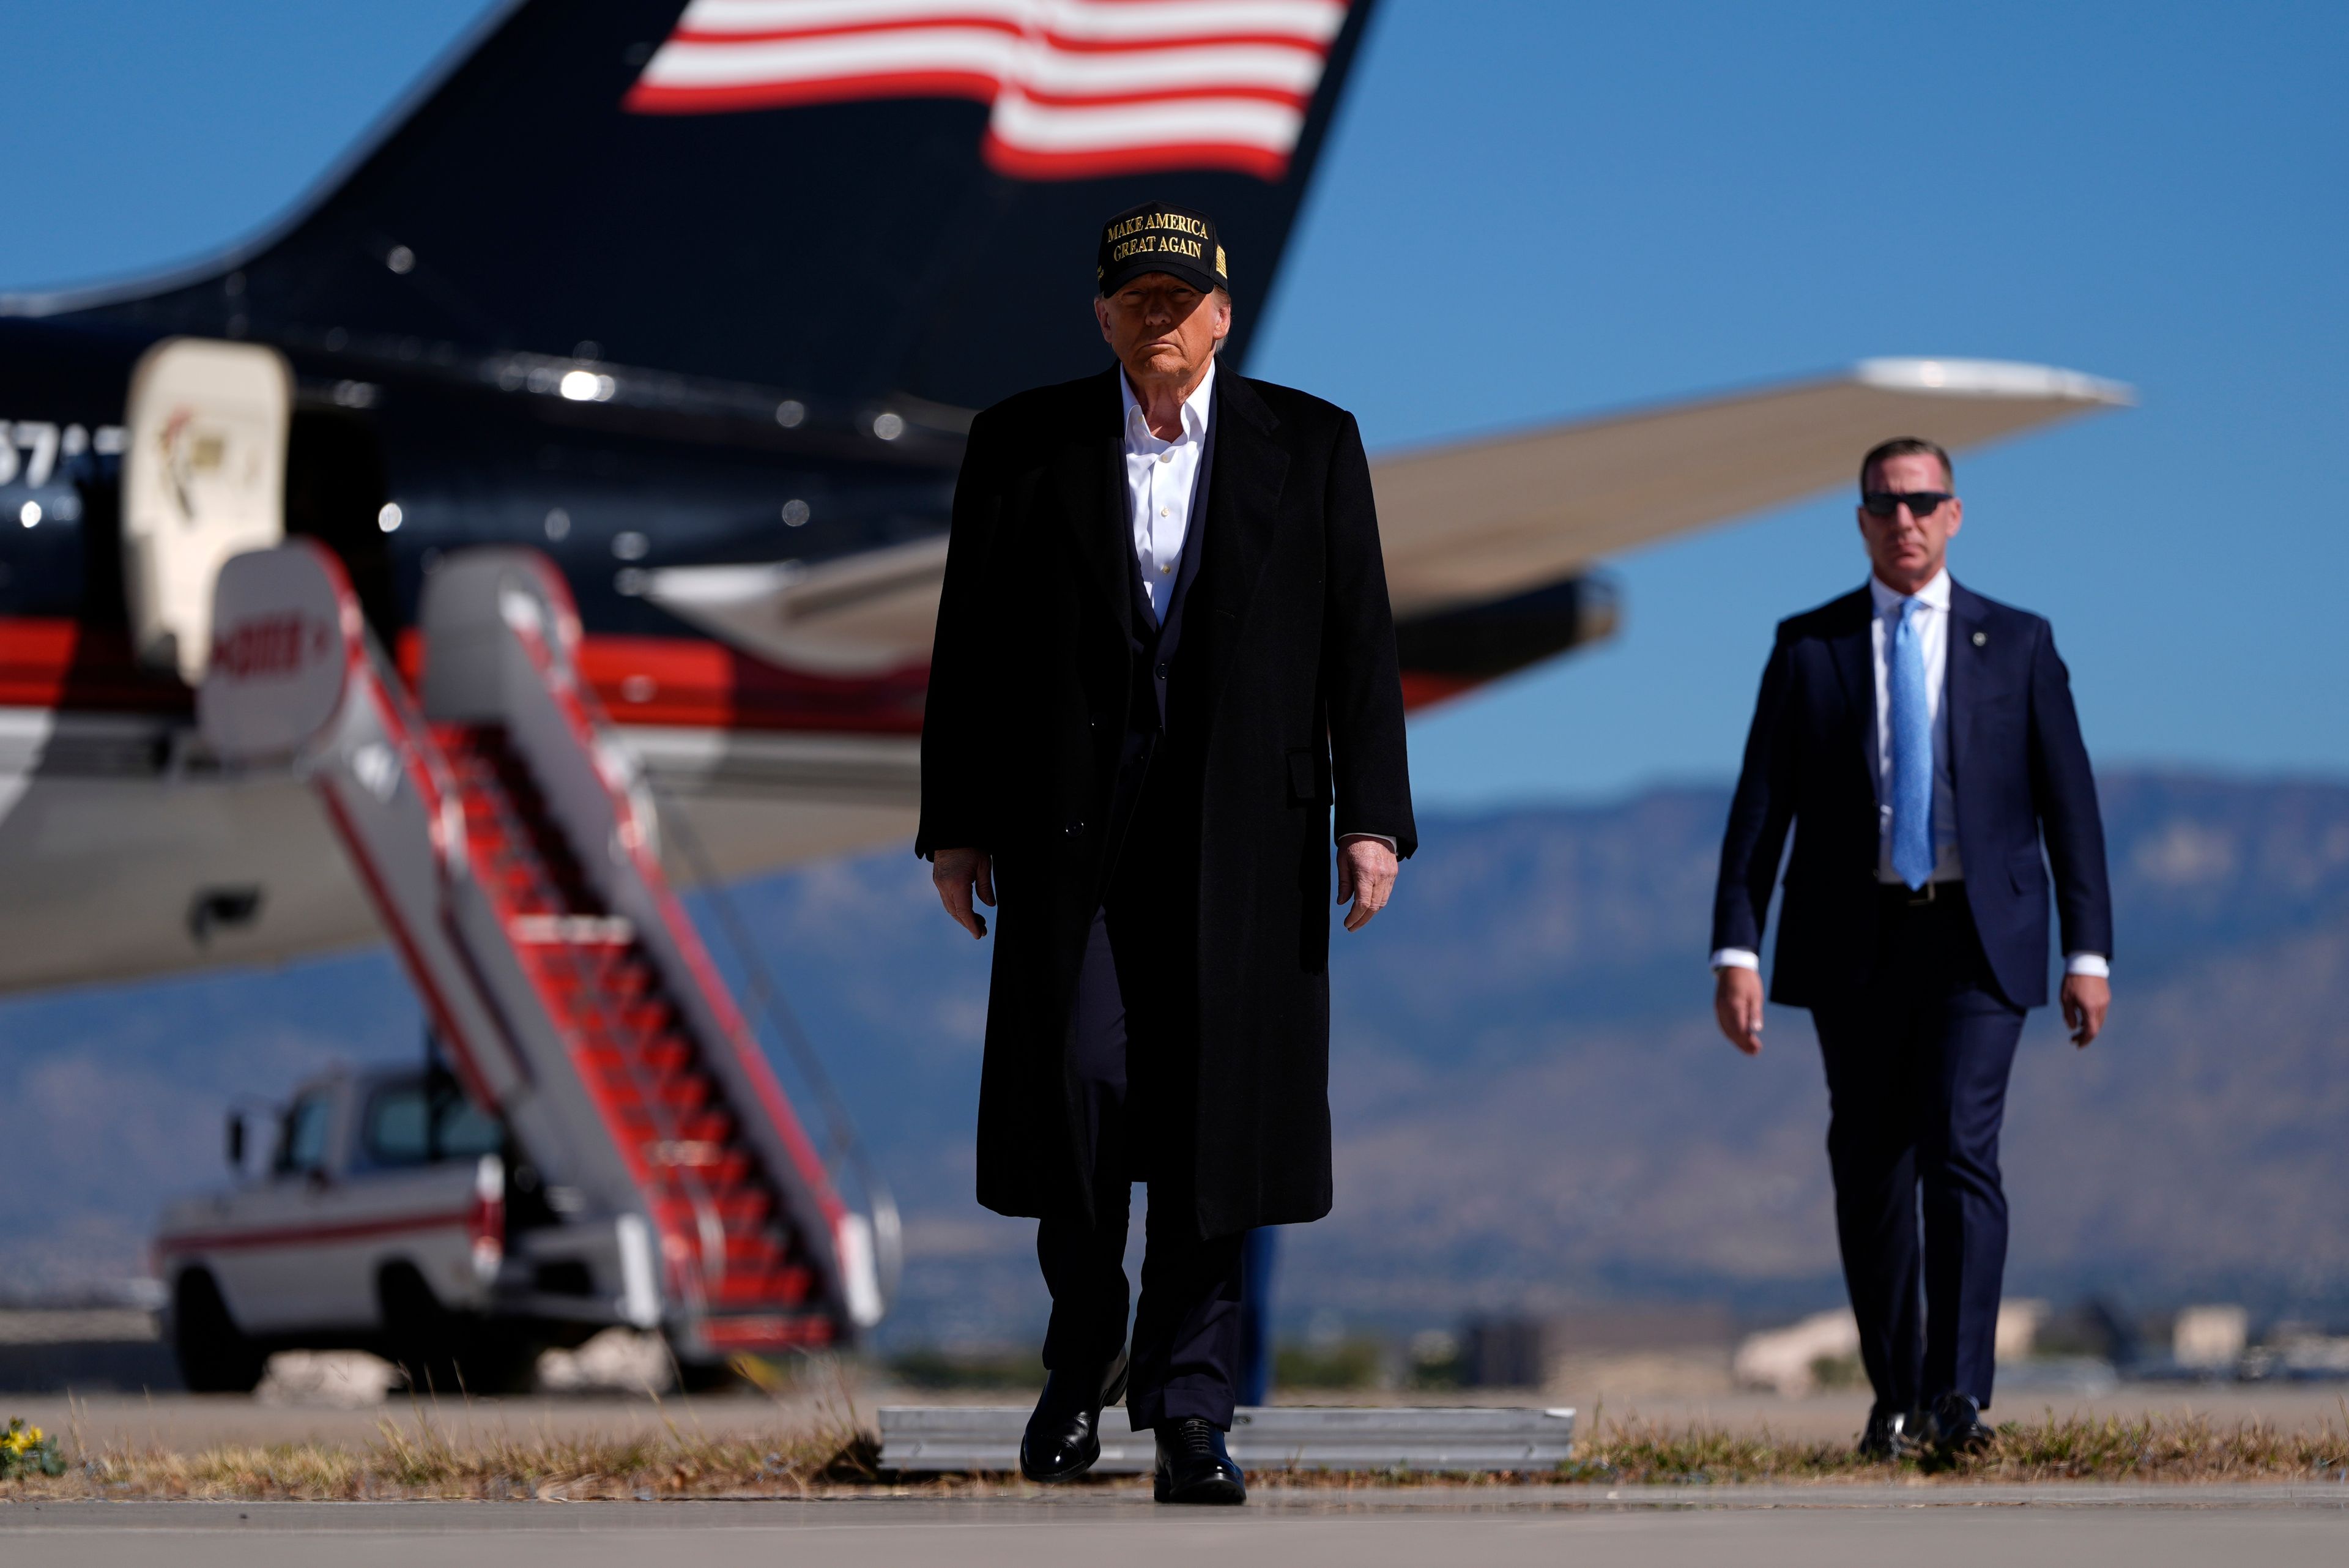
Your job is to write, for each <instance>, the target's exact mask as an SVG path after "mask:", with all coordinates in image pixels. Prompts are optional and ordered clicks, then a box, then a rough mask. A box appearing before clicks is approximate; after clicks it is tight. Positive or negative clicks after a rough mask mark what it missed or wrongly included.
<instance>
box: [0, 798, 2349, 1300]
mask: <svg viewBox="0 0 2349 1568" xmlns="http://www.w3.org/2000/svg"><path fill="white" fill-rule="evenodd" d="M2103 798H2104V805H2105V810H2106V827H2107V835H2108V838H2109V850H2110V859H2111V865H2112V870H2113V883H2114V892H2115V898H2116V921H2117V933H2116V948H2117V949H2118V950H2117V952H2116V954H2115V955H2114V960H2115V963H2114V984H2115V992H2116V1004H2115V1008H2114V1012H2113V1016H2112V1021H2111V1023H2110V1026H2109V1028H2108V1031H2107V1033H2106V1036H2105V1038H2103V1039H2102V1040H2099V1041H2098V1042H2097V1043H2096V1044H2095V1046H2093V1047H2092V1048H2090V1049H2089V1050H2087V1051H2085V1052H2080V1051H2075V1049H2073V1047H2072V1046H2071V1045H2070V1044H2069V1043H2068V1042H2067V1041H2066V1040H2065V1039H2064V1035H2063V1031H2062V1028H2061V1026H2060V1023H2059V1022H2058V1021H2057V1020H2056V1019H2055V1018H2054V1016H2053V1014H2052V1013H2051V1012H2035V1013H2033V1017H2032V1023H2031V1025H2030V1027H2029V1029H2028V1030H2027V1031H2026V1033H2025V1035H2024V1041H2023V1049H2022V1052H2021V1054H2020V1056H2019V1058H2018V1061H2017V1064H2016V1068H2015V1075H2014V1083H2013V1092H2012V1094H2011V1096H2010V1097H2009V1102H2008V1118H2007V1137H2006V1140H2005V1168H2006V1172H2007V1179H2008V1188H2009V1191H2010V1194H2011V1195H2012V1199H2013V1210H2014V1232H2013V1251H2012V1255H2011V1259H2010V1265H2009V1274H2008V1278H2009V1285H2010V1289H2011V1290H2013V1291H2015V1292H2018V1293H2029V1294H2033V1295H2042V1296H2054V1297H2057V1298H2059V1299H2061V1298H2069V1297H2076V1296H2082V1295H2089V1294H2095V1295H2098V1296H2102V1297H2105V1298H2106V1299H2109V1300H2114V1301H2117V1302H2120V1303H2124V1304H2127V1305H2131V1306H2135V1307H2138V1308H2142V1309H2148V1310H2149V1309H2154V1308H2158V1307H2160V1306H2163V1305H2166V1304H2176V1303H2180V1302H2184V1301H2189V1300H2206V1299H2208V1300H2230V1301H2243V1302H2247V1303H2251V1304H2252V1305H2253V1306H2254V1307H2255V1309H2256V1310H2259V1311H2261V1312H2266V1313H2284V1312H2291V1313H2294V1314H2313V1315H2324V1314H2339V1313H2340V1312H2341V1311H2342V1310H2343V1309H2344V1308H2349V1216H2344V1204H2343V1200H2342V1193H2343V1190H2344V1179H2349V1138H2344V1137H2343V1134H2344V1130H2349V784H2344V783H2339V782H2327V781H2322V780H2282V781H2279V780H2243V779H2227V778H2220V777H2212V776H2207V775H2197V774H2181V773H2174V772H2161V771H2145V770H2139V771H2129V772H2116V773H2114V774H2111V775H2110V776H2108V777H2107V778H2106V780H2105V781H2104V784H2103ZM1726 809H1727V796H1726V792H1725V790H1723V789H1721V788H1718V787H1680V788H1662V789H1656V790H1651V791H1649V792H1646V793H1643V794H1639V795H1636V796H1634V797H1632V798H1630V799H1625V800H1621V801H1617V802H1612V803H1607V804H1602V805H1544V806H1529V807H1526V808H1524V809H1519V810H1510V811H1496V812H1484V813H1477V814H1473V815H1431V816H1428V817H1426V818H1425V819H1423V823H1422V832H1423V842H1422V846H1421V849H1420V852H1419V854H1418V856H1417V857H1415V858H1414V859H1413V860H1412V861H1411V862H1410V863H1409V864H1408V865H1407V866H1406V867H1404V871H1403V876H1402V882H1401V884H1400V886H1399V888H1398V892H1397V895H1396V898H1395V901H1394V903H1393V905H1392V907H1391V908H1390V909H1388V910H1387V911H1386V912H1385V913H1384V914H1382V915H1381V917H1380V918H1379V919H1378V920H1377V921H1376V922H1375V923H1374V924H1373V925H1372V926H1371V927H1370V928H1369V929H1367V930H1366V931H1364V932H1361V933H1360V934H1358V935H1355V936H1351V937H1349V936H1345V935H1342V934H1340V935H1338V936H1337V937H1335V938H1334V939H1333V942H1332V953H1333V956H1332V961H1331V971H1330V984H1331V992H1332V1002H1333V1007H1332V1013H1333V1019H1334V1023H1333V1034H1332V1042H1331V1079H1332V1105H1333V1111H1334V1114H1335V1116H1336V1127H1337V1140H1338V1141H1337V1160H1338V1172H1337V1190H1338V1204H1337V1209H1336V1210H1335V1212H1333V1213H1332V1214H1331V1216H1330V1218H1329V1219H1328V1220H1323V1221H1322V1222H1320V1223H1319V1224H1317V1225H1313V1226H1309V1227H1300V1228H1297V1229H1296V1230H1294V1231H1290V1232H1288V1233H1286V1235H1285V1239H1284V1250H1283V1253H1282V1264H1281V1268H1282V1276H1281V1294H1280V1301H1281V1314H1282V1318H1283V1321H1284V1323H1288V1324H1295V1323H1300V1322H1303V1321H1306V1320H1308V1319H1319V1320H1322V1321H1325V1322H1327V1321H1336V1322H1340V1323H1343V1324H1358V1325H1361V1326H1374V1327H1378V1328H1380V1329H1382V1330H1387V1331H1403V1330H1410V1329H1414V1328H1419V1327H1428V1326H1449V1325H1450V1324H1452V1323H1454V1321H1455V1320H1456V1319H1458V1318H1459V1317H1460V1316H1462V1315H1463V1314H1471V1313H1489V1312H1517V1311H1546V1310H1555V1309H1562V1308H1568V1307H1574V1306H1580V1305H1594V1304H1600V1303H1618V1302H1627V1301H1652V1300H1675V1301H1706V1302H1715V1303H1727V1304H1729V1305H1730V1306H1732V1307H1733V1309H1734V1310H1735V1311H1736V1312H1738V1313H1739V1314H1741V1315H1743V1316H1745V1317H1749V1318H1754V1319H1765V1318H1771V1317H1777V1316H1785V1315H1791V1314H1795V1313H1798V1312H1801V1311H1805V1310H1809V1309H1811V1308H1814V1307H1817V1306H1823V1305H1831V1304H1833V1303H1835V1302H1836V1300H1837V1298H1838V1296H1839V1293H1840V1290H1839V1285H1838V1283H1837V1275H1836V1259H1835V1248H1834V1239H1833V1229H1832V1222H1831V1209H1830V1194H1829V1189H1828V1184H1827V1175H1826V1156H1825V1153H1824V1149H1823V1147H1822V1145H1823V1139H1824V1137H1825V1130H1826V1094H1825V1089H1824V1085H1823V1083H1822V1080H1821V1076H1820V1072H1819V1067H1818V1063H1817V1055H1816V1046H1815V1045H1814V1044H1813V1041H1812V1037H1811V1034H1810V1029H1809V1023H1808V1020H1807V1018H1806V1017H1805V1016H1804V1015H1803V1014H1802V1013H1800V1012H1785V1011H1781V1010H1773V1012H1772V1013H1771V1016H1770V1019H1769V1024H1768V1029H1767V1033H1766V1041H1767V1045H1766V1049H1765V1050H1764V1054H1762V1055H1761V1056H1760V1057H1759V1058H1756V1059H1754V1060H1747V1059H1745V1058H1743V1057H1740V1056H1739V1055H1737V1054H1735V1053H1734V1052H1733V1051H1732V1050H1731V1049H1730V1048H1729V1047H1728V1045H1726V1044H1724V1043H1723V1041H1722V1040H1721V1039H1720V1037H1719V1036H1718V1035H1717V1034H1716V1033H1714V1031H1713V1023H1712V1017H1711V1009H1710V979H1709V976H1708V975H1707V973H1706V971H1705V968H1704V951H1705V938H1706V924H1707V919H1708V913H1709V909H1710V903H1711V891H1712V884H1713V862H1714V857H1715V854H1716V851H1717V846H1718V836H1719V833H1720V830H1721V825H1722V822H1723V818H1724V815H1725V814H1726ZM725 896H726V897H728V898H730V900H731V901H732V903H733V905H734V908H735V911H736V912H737V913H738V914H739V915H740V917H741V919H743V921H745V922H746V923H747V924H748V926H749V927H750V929H751V930H752V931H754V932H755V933H756V940H757V941H758V943H759V946H760V948H761V958H762V960H763V962H764V963H765V964H766V965H767V966H768V968H769V969H770V970H771V972H772V973H773V975H774V977H775V978H776V980H777V981H778V983H779V984H780V986H781V989H782V990H783V991H784V992H786V993H787V994H788V995H789V996H790V998H791V1000H792V1004H793V1006H794V1008H795V1010H796V1012H798V1014H799V1016H800V1017H801V1019H802V1021H803V1023H805V1025H806V1029H807V1033H809V1035H810V1036H811V1037H812V1040H813V1041H814V1042H815V1044H816V1046H817V1048H818V1049H819V1051H820V1052H821V1053H822V1054H823V1057H824V1059H825V1061H826V1063H827V1064H828V1066H829V1068H830V1071H831V1073H832V1075H833V1077H834V1078H835V1079H836V1080H837V1082H838V1083H839V1085H840V1087H841V1090H842V1092H843V1096H845V1098H846V1100H847V1102H848V1104H849V1106H850V1108H851V1110H852V1112H853V1113H854V1116H855V1118H856V1120H857V1121H858V1123H859V1124H860V1125H861V1126H862V1127H864V1129H865V1131H866V1134H867V1137H868V1141H869V1143H870V1145H871V1147H872V1148H873V1150H874V1155H875V1157H876V1158H877V1160H878V1162H879V1164H880V1166H881V1168H883V1169H884V1170H885V1173H886V1174H887V1176H888V1178H889V1179H890V1181H891V1183H892V1184H893V1186H894V1187H895V1189H896V1191H897V1194H898V1196H899V1199H900V1200H901V1202H902V1204H903V1206H904V1209H905V1216H906V1221H907V1239H908V1257H909V1262H908V1267H907V1272H906V1278H905V1290H904V1293H903V1296H902V1299H901V1302H900V1304H899V1308H898V1310H897V1312H896V1314H895V1316H894V1318H893V1320H892V1323H891V1324H890V1325H889V1327H888V1329H887V1331H886V1333H887V1337H888V1339H889V1340H891V1341H895V1342H897V1343H900V1344H911V1343H916V1342H919V1343H949V1344H952V1343H966V1344H975V1343H993V1342H1002V1341H1005V1340H1008V1339H1013V1338H1018V1337H1019V1336H1023V1335H1025V1334H1028V1333H1030V1332H1031V1331H1032V1330H1033V1328H1034V1327H1035V1325H1036V1324H1038V1323H1039V1322H1040V1318H1041V1314H1042V1310H1043V1300H1042V1295H1041V1290H1040V1286H1039V1285H1038V1283H1037V1282H1036V1278H1035V1271H1034V1264H1033V1262H1032V1253H1031V1251H1030V1248H1031V1246H1032V1226H1031V1225H1030V1224H1029V1223H1026V1222H1022V1221H1015V1220H1003V1219H1000V1218H998V1217H995V1216H992V1215H988V1214H986V1213H984V1212H983V1211H981V1210H978V1208H977V1207H976V1205H975V1204H974V1203H973V1202H972V1201H971V1199H970V1191H971V1173H972V1119H973V1107H974V1105H975V1102H976V1096H977V1086H978V1062H979V1049H980V1044H979V1043H980V1035H981V1032H982V1028H983V1024H984V1019H985V1009H986V987H987V962H988V954H989V951H990V945H989V944H982V943H977V942H973V941H972V940H970V939H969V938H968V937H967V936H966V935H964V934H963V933H962V932H961V931H960V930H959V929H957V928H955V927H954V926H952V925H951V924H950V923H949V922H948V921H947V919H945V917H944V916H943V915H942V914H941V913H940V912H939V911H938V909H937V907H936V897H935V895H934V894H933V893H932V891H931V889H930V887H929V883H928V878H927V877H926V870H925V867H922V866H921V865H920V863H919V862H917V861H916V860H915V859H914V858H913V857H912V856H911V855H909V854H906V853H905V852H903V851H902V850H900V851H896V852H893V853H888V854H882V855H873V856H866V857H859V858H855V859H850V860H843V861H839V862H834V863H831V864H826V865H822V866H816V867H808V868H804V869H802V870H799V871H796V872H792V873H791V874H788V875H782V876H777V877H768V878H763V879H761V880H758V881H754V882H751V883H748V884H745V885H743V886H740V887H738V888H733V889H731V890H730V891H729V892H728V893H727V894H726V895H725ZM419 1030H420V1021H419V1015H418V1012H417V1009H416V1006H415V1003H414V1002H413V1001H412V1000H411V999H410V998H409V995H408V993H407V990H406V987H405V985H404V983H403V982H402V981H401V980H400V979H399V977H398V973H397V971H395V970H394V969H393V967H392V965H391V962H390V961H389V959H388V956H387V955H386V954H385V953H383V952H381V951H371V952H366V953H359V954H353V955H347V956H343V957H338V958H333V959H327V960H323V961H315V962H309V963H305V964H301V965H298V966H294V967H290V968H288V969H285V970H283V971H275V972H272V973H266V974H253V973H245V974H222V975H212V976H205V977H202V978H197V979H192V980H179V981H166V982H157V983H153V984H147V985H140V986H132V987H119V988H111V989H108V990H103V991H89V992H73V993H64V994H57V995H48V996H38V997H29V998H20V999H16V1000H13V1001H10V1002H6V1003H5V1004H0V1155H5V1161H6V1167H7V1168H8V1170H9V1172H10V1180H9V1184H8V1185H9V1189H10V1191H11V1199H10V1201H8V1202H7V1203H5V1204H0V1292H7V1293H37V1292H44V1291H55V1290H57V1289H61V1288H66V1287H70V1286H74V1285H78V1284H83V1283H87V1282H93V1281H97V1280H101V1279H108V1278H119V1277H121V1276H123V1275H126V1274H130V1273H135V1272H139V1271H140V1268H141V1267H142V1266H143V1258H144V1249H145V1234H146V1228H147V1225H148V1223H149V1221H150V1219H151V1217H152V1215H153V1212H154V1210H156V1208H157V1207H158V1206H159V1205H160V1203H161V1202H162V1201H163V1200H164V1199H166V1198H167V1197H168V1196H170V1195H171V1194H173V1193H176V1192H180V1191H183V1190H186V1189H191V1188H194V1187H200V1186H202V1185H205V1184H208V1183H211V1182H212V1181H215V1180H217V1179H219V1178H220V1172H221V1165H220V1160H221V1155H220V1149H221V1125H222V1113H223V1112H224V1111H225V1109H226V1108H227V1107H228V1106H230V1105H231V1104H232V1103H233V1102H237V1101H240V1100H242V1101H248V1102H249V1101H251V1100H253V1099H255V1098H260V1099H275V1098H279V1097H282V1096H284V1094H285V1091H286V1090H287V1089H288V1088H289V1087H290V1086H291V1085H293V1084H294V1083H295V1081H296V1080H297V1079H298V1078H299V1077H301V1076H302V1075H305V1074H306V1073H309V1072H312V1071H315V1070H316V1069H318V1068H319V1067H322V1066H324V1065H325V1064H327V1063H329V1062H332V1061H335V1060H337V1059H341V1060H352V1061H357V1060H378V1059H398V1058H402V1057H408V1056H411V1055H413V1054H414V1053H415V1052H416V1050H417V1048H418V1046H417V1042H418V1039H419ZM1138 1230H1139V1227H1138V1226H1137V1233H1138Z"/></svg>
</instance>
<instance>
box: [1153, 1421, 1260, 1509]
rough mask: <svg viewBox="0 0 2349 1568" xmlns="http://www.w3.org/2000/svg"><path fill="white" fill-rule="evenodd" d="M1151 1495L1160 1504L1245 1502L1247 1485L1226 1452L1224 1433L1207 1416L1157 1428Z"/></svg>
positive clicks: (1237, 1467)
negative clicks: (1156, 1457)
mask: <svg viewBox="0 0 2349 1568" xmlns="http://www.w3.org/2000/svg"><path fill="white" fill-rule="evenodd" d="M1150 1495H1151V1496H1153V1497H1154V1498H1156V1499H1157V1500H1158V1501H1160V1502H1207V1503H1217V1502H1220V1503H1234V1502H1246V1501H1247V1482H1246V1481H1245V1480H1241V1479H1240V1468H1239V1466H1237V1465H1236V1464H1234V1463H1232V1456H1231V1455H1230V1454H1228V1453H1226V1451H1225V1449H1224V1435H1223V1433H1221V1432H1219V1431H1217V1430H1216V1428H1215V1425H1214V1423H1213V1422H1211V1421H1209V1420H1208V1419H1207V1418H1206V1417H1204V1416H1193V1417H1189V1418H1187V1419H1185V1420H1181V1421H1174V1422H1170V1423H1169V1424H1167V1425H1166V1426H1164V1427H1161V1428H1158V1464H1157V1467H1156V1469H1154V1470H1153V1471H1152V1473H1151V1477H1150Z"/></svg>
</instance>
